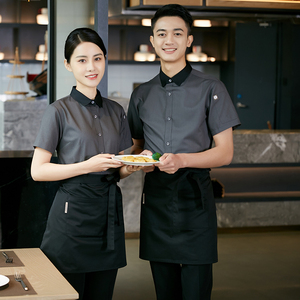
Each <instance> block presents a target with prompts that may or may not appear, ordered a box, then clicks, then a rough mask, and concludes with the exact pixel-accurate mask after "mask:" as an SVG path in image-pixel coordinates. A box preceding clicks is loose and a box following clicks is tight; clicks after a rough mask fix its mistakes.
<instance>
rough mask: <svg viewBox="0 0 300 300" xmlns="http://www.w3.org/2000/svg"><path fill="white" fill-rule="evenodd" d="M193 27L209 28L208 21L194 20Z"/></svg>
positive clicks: (209, 22) (209, 23)
mask: <svg viewBox="0 0 300 300" xmlns="http://www.w3.org/2000/svg"><path fill="white" fill-rule="evenodd" d="M194 26H195V27H211V21H210V20H194Z"/></svg>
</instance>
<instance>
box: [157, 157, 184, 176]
mask: <svg viewBox="0 0 300 300" xmlns="http://www.w3.org/2000/svg"><path fill="white" fill-rule="evenodd" d="M159 162H160V163H159V164H157V167H158V168H159V169H160V170H161V171H163V172H166V173H168V174H174V173H176V172H177V171H178V169H180V168H182V167H183V163H182V160H181V158H180V155H178V154H173V153H165V154H164V155H163V156H161V157H160V158H159Z"/></svg>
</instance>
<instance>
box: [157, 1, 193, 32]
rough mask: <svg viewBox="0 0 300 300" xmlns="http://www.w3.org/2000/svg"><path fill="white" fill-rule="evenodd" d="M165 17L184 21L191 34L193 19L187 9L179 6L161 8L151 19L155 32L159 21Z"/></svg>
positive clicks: (170, 5) (172, 5)
mask: <svg viewBox="0 0 300 300" xmlns="http://www.w3.org/2000/svg"><path fill="white" fill-rule="evenodd" d="M163 17H179V18H181V19H183V21H184V22H185V24H186V27H187V29H188V35H190V34H191V30H192V25H193V18H192V16H191V14H190V13H189V11H188V10H187V9H186V8H185V7H183V6H181V5H179V4H167V5H164V6H162V7H160V8H159V9H158V10H157V11H156V13H155V15H154V16H153V18H152V19H151V28H152V31H153V30H154V27H155V24H156V22H157V20H158V19H160V18H163Z"/></svg>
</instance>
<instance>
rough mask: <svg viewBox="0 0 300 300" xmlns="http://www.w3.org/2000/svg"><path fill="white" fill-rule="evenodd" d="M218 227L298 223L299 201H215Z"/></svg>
mask: <svg viewBox="0 0 300 300" xmlns="http://www.w3.org/2000/svg"><path fill="white" fill-rule="evenodd" d="M216 206H217V220H218V227H220V228H226V227H229V228H231V227H259V226H288V225H300V199H299V201H267V202H234V203H217V204H216Z"/></svg>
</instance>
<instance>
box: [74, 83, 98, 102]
mask: <svg viewBox="0 0 300 300" xmlns="http://www.w3.org/2000/svg"><path fill="white" fill-rule="evenodd" d="M71 97H72V98H73V99H75V100H76V101H77V102H79V103H80V104H81V105H84V106H86V105H88V104H89V103H91V102H92V101H93V100H91V99H90V98H88V97H86V96H85V95H83V94H82V93H80V92H79V91H78V90H76V86H73V88H72V91H71ZM94 101H95V102H96V104H97V105H98V106H99V107H102V96H101V94H100V92H99V91H98V90H97V95H96V97H95V99H94Z"/></svg>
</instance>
